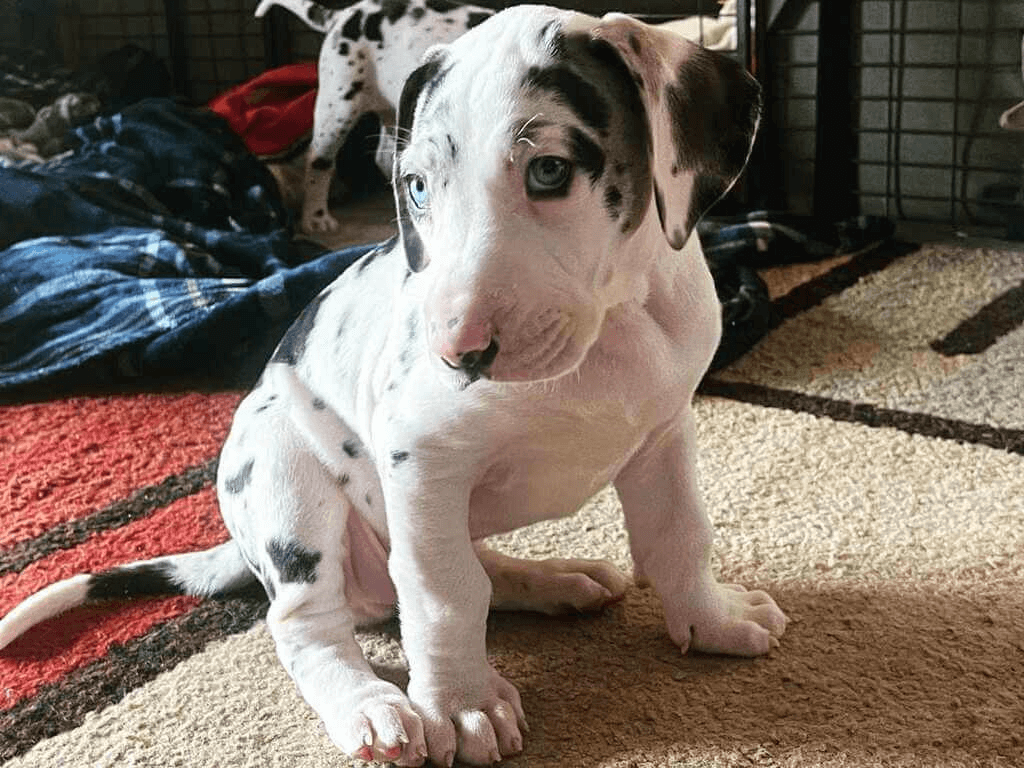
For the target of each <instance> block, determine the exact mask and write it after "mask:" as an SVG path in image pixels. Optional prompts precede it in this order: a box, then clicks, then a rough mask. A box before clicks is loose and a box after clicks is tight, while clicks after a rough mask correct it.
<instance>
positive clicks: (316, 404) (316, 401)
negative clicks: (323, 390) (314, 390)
mask: <svg viewBox="0 0 1024 768" xmlns="http://www.w3.org/2000/svg"><path fill="white" fill-rule="evenodd" d="M313 410H314V411H324V410H327V403H325V402H324V401H323V400H321V399H320V398H319V397H314V398H313Z"/></svg>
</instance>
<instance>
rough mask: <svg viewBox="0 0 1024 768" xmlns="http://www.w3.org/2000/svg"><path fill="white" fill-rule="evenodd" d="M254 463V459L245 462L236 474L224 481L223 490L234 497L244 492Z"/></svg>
mask: <svg viewBox="0 0 1024 768" xmlns="http://www.w3.org/2000/svg"><path fill="white" fill-rule="evenodd" d="M255 463H256V459H249V460H248V461H247V462H245V464H243V465H242V468H241V469H240V470H238V472H236V473H235V474H234V475H232V476H231V477H229V478H227V479H226V480H225V481H224V490H225V491H227V492H228V493H230V494H232V495H235V496H237V495H238V494H240V493H241V492H242V491H244V490H245V488H246V486H247V485H249V481H251V480H252V468H253V465H254V464H255Z"/></svg>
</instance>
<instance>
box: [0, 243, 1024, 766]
mask: <svg viewBox="0 0 1024 768" xmlns="http://www.w3.org/2000/svg"><path fill="white" fill-rule="evenodd" d="M816 273H823V274H816ZM808 278H812V282H810V283H807V282H805V280H807V279H808ZM770 280H771V283H772V285H773V286H774V290H775V292H776V293H781V292H785V293H786V294H787V295H786V296H780V300H779V302H778V304H777V306H778V317H777V319H778V323H779V324H778V328H777V329H776V330H775V331H774V332H773V333H772V334H771V335H770V336H769V337H768V338H767V339H765V340H764V341H763V342H762V344H761V345H759V346H758V347H757V348H756V349H755V350H754V351H753V352H751V353H750V354H748V355H747V356H746V357H744V358H743V359H741V360H740V361H738V362H737V363H736V364H734V365H733V366H732V367H731V369H729V370H728V371H725V372H722V373H720V374H719V375H717V376H716V377H715V379H714V380H712V381H710V382H708V385H707V388H706V389H707V392H709V393H714V394H705V395H703V396H701V397H700V398H699V401H698V405H697V413H698V421H699V425H700V437H701V442H702V449H703V453H702V456H701V461H700V469H701V474H702V479H703V484H704V486H705V490H706V497H707V503H708V507H709V509H710V512H711V514H712V516H713V519H714V521H715V523H716V526H717V532H718V539H717V549H716V567H717V570H718V572H719V573H720V575H721V577H722V578H723V579H727V580H729V581H737V582H741V583H744V584H746V585H747V586H749V587H757V588H763V589H766V590H768V591H770V592H771V593H772V594H773V595H774V596H775V598H776V599H777V600H778V602H779V604H780V605H781V606H782V607H783V609H784V610H785V611H786V612H787V613H788V614H789V616H790V618H791V619H792V622H791V624H790V626H789V629H788V631H787V634H786V636H785V637H784V638H783V640H782V643H781V647H780V648H778V649H777V650H776V651H774V652H773V653H772V654H771V655H770V656H768V657H765V658H761V659H756V660H736V659H729V658H720V657H713V656H705V655H696V654H691V655H687V656H683V655H681V654H680V653H678V651H677V650H676V649H675V648H674V647H673V646H672V644H671V643H670V641H669V640H668V638H667V636H666V634H665V632H664V630H663V627H662V624H661V616H660V609H659V605H658V602H657V600H656V598H655V597H654V596H653V595H652V594H651V593H650V592H649V591H643V590H640V589H633V590H631V591H630V592H629V594H628V596H627V599H626V600H625V601H624V602H623V603H622V604H620V605H618V606H616V607H614V608H612V609H610V610H608V611H607V612H606V613H604V614H602V615H599V616H586V617H579V618H575V617H574V618H566V619H550V618H544V617H538V616H532V615H522V614H510V615H495V616H492V618H491V624H490V633H489V642H490V650H491V654H492V657H493V661H494V663H495V665H496V666H497V667H498V668H499V669H500V670H501V671H502V672H503V673H504V674H505V675H506V676H507V677H508V678H509V679H510V680H512V681H513V682H514V683H515V684H516V685H517V686H518V687H519V689H520V691H521V692H522V697H523V702H524V705H525V707H526V712H527V716H528V719H529V721H530V724H531V726H532V730H531V731H530V733H529V734H528V737H527V740H526V747H525V752H524V753H523V755H522V756H520V757H518V758H516V759H513V760H510V761H508V763H507V764H508V765H510V766H515V767H516V768H520V767H523V768H525V767H527V766H529V767H530V768H549V767H550V768H555V767H563V766H580V767H581V768H582V767H584V766H586V767H587V768H612V767H613V766H614V767H615V768H647V767H657V768H662V767H665V766H695V767H696V766H701V767H704V766H707V767H708V768H710V767H712V766H714V767H715V768H727V767H728V768H748V767H749V766H758V767H760V768H774V767H775V766H793V767H799V768H811V767H812V766H813V767H818V766H837V767H838V766H842V767H843V768H866V767H867V766H886V767H888V766H922V767H923V766H1024V401H1022V388H1024V325H1022V322H1021V320H1022V319H1024V318H1022V316H1024V253H1021V252H1020V251H1014V250H995V249H971V248H955V249H954V248H946V247H941V248H940V247H925V248H922V249H920V250H919V251H916V252H914V253H912V254H910V255H908V256H904V257H901V258H897V259H895V260H891V261H889V260H886V259H884V258H883V259H877V258H875V259H874V260H871V259H870V258H869V259H867V260H865V259H863V258H854V259H852V260H840V261H837V262H831V263H829V264H826V265H823V266H820V267H818V268H814V267H811V268H808V269H791V270H782V271H779V272H777V273H775V274H772V275H770ZM843 286H847V287H845V288H844V287H843ZM937 349H938V350H942V351H937ZM499 546H500V547H501V548H503V549H505V550H506V551H509V552H514V553H518V554H521V555H529V556H534V557H544V556H550V555H559V556H581V555H586V556H597V557H606V558H609V559H611V560H613V561H615V562H617V563H619V564H620V565H622V566H623V567H628V566H629V562H628V553H627V546H626V538H625V532H624V530H623V527H622V523H621V519H620V513H619V509H618V507H617V504H616V501H615V499H614V496H613V495H612V494H611V493H610V492H606V493H604V494H602V495H600V496H599V497H598V498H597V499H595V500H594V501H593V502H592V503H591V504H590V505H589V506H588V507H587V508H586V509H584V510H583V511H582V512H581V513H580V514H579V515H577V516H576V517H575V518H572V519H570V520H566V521H560V522H558V523H554V524H545V525H542V526H537V527H534V528H532V529H529V530H524V531H520V532H517V533H516V534H515V535H511V536H508V537H505V538H503V539H502V540H500V542H499ZM362 640H363V643H364V645H365V648H366V650H367V652H368V653H369V654H370V655H371V657H372V658H373V659H374V661H375V663H377V664H379V665H380V667H381V668H382V670H383V671H384V673H385V674H387V675H390V676H392V677H393V678H394V679H397V680H399V681H401V680H402V675H403V673H402V663H401V653H400V650H399V648H398V645H397V641H396V628H395V627H394V626H385V627H383V628H380V629H377V630H374V631H370V632H367V633H365V634H364V635H363V637H362ZM40 716H43V714H42V713H41V714H40ZM346 765H359V763H358V762H352V763H350V762H348V761H346V760H345V759H343V758H342V756H340V755H339V754H338V752H337V751H336V750H335V749H334V748H333V747H332V745H331V744H330V743H329V742H328V741H327V739H326V737H325V736H324V734H323V732H322V729H321V727H320V725H319V723H318V721H317V719H316V717H315V716H314V715H313V714H312V713H311V712H310V710H309V709H308V708H307V707H306V706H305V705H304V704H303V702H302V701H301V700H300V699H299V698H298V696H297V695H296V693H295V691H294V688H293V686H292V684H291V683H290V682H289V680H288V678H287V677H286V676H285V674H284V672H283V670H282V669H281V668H280V667H279V665H278V663H277V660H276V658H275V656H274V653H273V648H272V645H271V643H270V640H269V638H268V635H267V632H266V629H265V627H264V626H263V625H262V624H259V623H258V624H257V625H256V626H255V627H254V628H253V629H251V630H249V631H246V632H243V633H241V634H234V635H229V636H226V637H224V638H223V639H218V640H216V641H214V642H211V643H210V644H209V645H207V646H206V647H205V649H204V650H202V651H200V652H198V653H195V654H194V655H192V656H191V657H189V658H187V659H186V660H184V661H182V662H181V663H179V664H177V666H174V667H173V668H171V669H169V670H168V671H166V672H164V673H163V674H161V675H159V676H158V677H156V678H155V679H153V680H151V681H150V682H148V683H145V684H142V685H140V686H139V687H136V688H134V690H131V691H130V692H129V693H128V694H127V695H126V696H125V697H124V698H123V699H122V700H120V701H119V702H118V703H115V704H113V705H111V706H108V707H107V708H105V709H102V710H100V711H98V712H94V713H91V714H88V715H86V716H85V718H84V722H82V724H81V725H79V726H78V727H77V728H74V729H73V730H70V731H67V732H64V733H61V734H59V735H56V736H53V737H52V738H49V739H44V740H42V741H40V742H39V743H38V744H36V746H35V747H34V748H32V749H31V750H29V751H28V752H26V753H25V754H23V755H22V756H21V757H17V758H14V759H12V760H10V761H8V762H6V763H4V764H3V768H28V767H29V766H32V767H33V768H35V767H38V768H54V766H74V767H76V768H77V767H78V766H90V767H95V768H100V767H105V766H110V767H111V768H113V767H114V766H117V767H118V768H123V767H128V766H154V767H159V768H170V766H187V767H188V768H194V767H197V766H224V767H234V766H253V768H256V767H257V766H258V767H260V768H263V767H268V766H281V767H282V768H299V767H302V768H306V767H309V768H313V767H314V766H316V767H321V766H322V767H324V768H326V767H327V766H331V767H332V768H338V767H339V766H346Z"/></svg>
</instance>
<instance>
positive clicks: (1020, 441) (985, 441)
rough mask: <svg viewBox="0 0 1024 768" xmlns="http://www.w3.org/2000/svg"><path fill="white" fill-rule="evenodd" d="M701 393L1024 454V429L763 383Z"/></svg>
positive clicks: (718, 386)
mask: <svg viewBox="0 0 1024 768" xmlns="http://www.w3.org/2000/svg"><path fill="white" fill-rule="evenodd" d="M698 391H699V393H700V394H702V395H712V396H715V397H723V398H727V399H729V400H736V401H739V402H743V403H749V404H751V405H760V406H764V407H767V408H777V409H781V410H787V411H794V412H796V413H807V414H810V415H812V416H824V417H825V418H828V419H831V420H832V421H845V422H851V423H854V424H864V425H866V426H869V427H892V428H894V429H898V430H901V431H903V432H907V433H909V434H912V435H922V436H924V437H937V438H941V439H944V440H955V441H956V442H958V443H969V444H972V445H985V446H988V447H990V448H998V449H1000V450H1003V451H1007V452H1009V453H1017V454H1021V455H1024V430H1021V429H1004V428H1000V427H993V426H990V425H988V424H974V423H971V422H967V421H959V420H957V419H946V418H942V417H940V416H931V415H929V414H926V413H912V412H909V411H900V410H895V409H892V408H880V407H878V406H875V405H870V404H867V403H854V402H851V401H848V400H832V399H830V398H827V397H820V396H818V395H805V394H802V393H799V392H791V391H789V390H784V389H775V388H773V387H765V386H762V385H760V384H748V383H744V382H731V381H721V380H720V379H711V378H709V379H705V380H704V381H703V382H701V385H700V388H699V390H698Z"/></svg>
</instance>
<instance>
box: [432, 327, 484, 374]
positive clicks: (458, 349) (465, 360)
mask: <svg viewBox="0 0 1024 768" xmlns="http://www.w3.org/2000/svg"><path fill="white" fill-rule="evenodd" d="M448 326H449V330H450V331H451V333H450V335H448V336H446V337H445V338H444V340H443V341H442V343H441V345H440V347H439V348H438V354H440V356H441V360H443V361H444V363H445V365H447V366H448V367H449V368H453V369H455V370H458V371H465V372H466V373H468V374H470V376H472V377H473V378H474V379H476V378H479V377H481V376H486V375H487V370H488V368H490V366H491V363H493V362H494V358H495V357H497V355H498V340H497V339H496V338H495V335H494V329H493V327H492V325H491V323H490V322H471V323H465V324H463V323H462V321H461V319H460V318H452V319H451V320H449V321H448Z"/></svg>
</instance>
